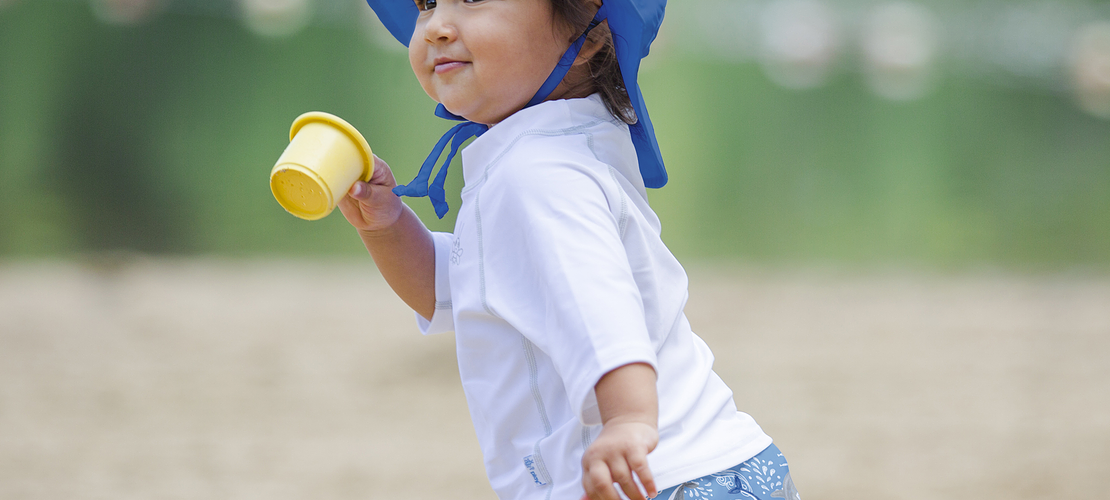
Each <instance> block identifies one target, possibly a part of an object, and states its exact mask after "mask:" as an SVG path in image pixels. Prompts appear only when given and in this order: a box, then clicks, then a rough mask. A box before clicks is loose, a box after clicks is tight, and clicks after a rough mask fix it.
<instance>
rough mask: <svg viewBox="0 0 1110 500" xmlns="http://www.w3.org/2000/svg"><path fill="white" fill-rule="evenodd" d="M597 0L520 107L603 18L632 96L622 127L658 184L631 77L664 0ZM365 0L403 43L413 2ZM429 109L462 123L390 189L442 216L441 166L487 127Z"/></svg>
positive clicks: (550, 85) (660, 176)
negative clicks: (426, 201) (425, 201)
mask: <svg viewBox="0 0 1110 500" xmlns="http://www.w3.org/2000/svg"><path fill="white" fill-rule="evenodd" d="M603 1H604V3H603V4H602V6H601V9H600V10H598V12H597V15H596V16H594V19H593V21H591V22H590V25H589V26H588V27H587V28H586V30H585V32H584V33H582V35H581V36H579V37H578V39H576V40H575V42H574V43H572V44H571V46H570V48H568V49H567V51H566V53H565V54H563V57H562V58H561V59H560V60H559V62H558V64H556V65H555V68H554V70H553V71H552V72H551V75H550V76H549V77H548V78H547V81H545V82H544V84H543V85H542V86H541V87H540V89H539V90H538V91H537V92H536V95H535V96H533V97H532V99H531V100H529V101H528V104H527V105H525V107H529V106H533V105H536V104H539V103H541V102H543V101H544V99H546V98H547V96H548V95H550V94H551V92H552V91H553V90H555V87H557V86H558V85H559V83H560V82H562V81H563V78H564V77H565V76H566V74H567V71H569V70H570V67H571V64H572V63H573V62H574V59H575V58H577V57H578V52H579V51H580V50H581V49H582V44H583V43H584V42H585V40H586V35H587V34H588V33H589V32H590V30H591V29H593V28H594V27H595V26H597V25H598V24H600V23H601V22H602V21H605V20H608V21H609V29H610V31H612V33H613V45H614V46H615V48H616V52H617V63H618V64H619V65H620V68H621V76H622V77H623V78H624V85H625V89H626V90H627V91H628V97H629V99H630V100H631V101H632V109H633V110H634V111H635V112H636V119H637V121H636V123H634V124H632V125H629V126H628V128H629V131H630V132H631V134H632V144H633V145H634V146H635V147H636V156H637V159H638V160H639V163H640V174H641V175H642V176H643V178H644V185H645V186H647V187H649V188H661V187H663V186H664V185H665V184H667V171H666V169H665V168H664V167H663V156H662V154H660V152H659V143H658V141H656V139H655V129H654V127H652V125H651V119H650V118H649V117H648V112H647V105H646V104H645V103H644V96H643V94H642V93H641V92H640V84H639V83H638V82H637V80H636V78H637V75H638V74H639V72H640V60H641V59H643V58H644V57H646V56H647V55H648V51H649V49H650V47H651V42H652V41H654V40H655V36H656V35H657V34H658V33H659V26H660V24H662V23H663V11H664V9H665V8H666V6H667V0H603ZM367 3H368V4H370V7H371V8H372V9H374V13H376V14H377V15H378V19H380V20H381V22H382V24H384V25H385V27H386V28H387V29H388V30H389V32H390V33H391V34H392V35H393V37H394V38H396V39H397V40H398V41H400V42H401V43H402V44H404V45H405V46H406V47H407V46H408V44H409V40H411V39H412V34H413V31H414V30H415V29H416V18H417V16H418V15H419V14H420V11H419V10H418V9H417V8H416V4H415V3H414V2H413V1H412V0H367ZM435 114H436V116H439V117H441V118H446V119H449V120H457V121H461V122H463V123H460V124H458V125H455V126H454V127H451V129H450V130H448V131H447V133H446V134H444V136H443V137H442V138H441V139H440V140H439V142H437V143H436V145H435V147H434V148H432V152H431V154H429V155H428V158H427V159H426V160H424V164H423V165H421V167H420V172H419V173H418V174H417V175H416V178H415V179H413V180H412V182H410V183H408V184H407V185H403V186H397V187H396V188H393V192H394V193H395V194H397V195H398V196H414V197H420V196H427V197H429V198H430V199H431V201H432V205H433V206H434V207H435V210H436V215H438V216H439V217H440V218H443V216H444V215H445V214H447V211H448V206H447V201H446V196H445V195H446V193H445V192H444V189H443V183H444V181H446V179H447V167H448V166H449V165H450V164H451V160H452V159H453V158H454V157H455V154H456V153H457V152H458V150H459V147H460V146H462V143H463V142H465V141H466V140H467V139H469V138H471V137H475V136H479V135H482V133H484V132H485V131H486V130H487V129H488V127H487V126H486V125H483V124H480V123H474V122H471V121H467V120H466V119H465V118H463V117H461V116H457V115H455V114H452V113H451V112H450V111H447V108H445V107H444V106H443V105H442V104H440V105H438V106H436V111H435ZM448 142H450V143H451V151H450V152H449V153H448V155H447V159H446V160H445V161H444V162H443V166H442V167H441V168H440V170H439V172H438V173H437V174H436V177H435V179H434V180H433V181H432V182H431V183H430V184H429V182H428V179H429V178H431V174H432V169H433V168H434V167H435V163H436V160H438V159H439V157H440V155H441V154H443V150H444V149H445V148H446V147H447V143H448Z"/></svg>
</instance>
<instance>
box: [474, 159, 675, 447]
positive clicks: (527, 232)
mask: <svg viewBox="0 0 1110 500" xmlns="http://www.w3.org/2000/svg"><path fill="white" fill-rule="evenodd" d="M510 167H511V168H510ZM505 168H506V170H509V172H499V173H498V175H497V176H496V179H495V178H494V176H491V178H490V180H489V181H488V182H490V183H491V185H489V186H486V187H485V188H483V190H482V193H481V196H482V198H481V201H480V204H479V209H480V210H481V213H480V217H481V219H480V220H481V221H482V233H483V234H484V236H483V239H484V240H486V241H489V242H490V243H489V244H488V245H484V247H485V249H486V250H485V251H486V255H485V256H484V258H483V262H486V263H487V264H486V266H485V267H486V269H485V272H484V278H485V280H486V283H485V293H486V304H487V307H488V308H489V309H490V312H491V313H493V314H494V315H496V316H499V317H501V318H502V319H503V320H505V321H507V322H509V323H510V324H511V325H513V327H514V328H515V329H516V330H518V331H520V332H521V333H522V334H523V335H524V336H525V337H526V338H527V339H528V340H529V341H531V342H532V343H533V344H534V345H535V346H536V347H538V348H539V349H540V350H541V351H542V352H543V353H544V354H546V355H547V356H548V357H550V358H551V360H552V363H553V364H554V367H555V370H556V371H557V372H558V374H559V377H560V378H561V379H562V381H563V386H564V389H565V390H566V393H567V396H568V398H569V400H570V404H571V406H572V410H573V411H574V412H575V414H576V415H578V416H579V419H580V420H581V421H582V422H583V423H584V424H586V425H596V424H600V423H601V417H600V413H599V412H598V408H597V401H596V396H595V394H594V386H595V385H596V384H597V382H598V380H600V378H601V377H602V376H603V375H605V374H606V373H608V372H609V371H611V370H613V369H615V368H618V367H620V366H623V365H626V364H629V363H637V362H642V363H647V364H649V365H651V366H652V367H653V368H655V366H656V353H655V351H654V349H653V347H652V344H651V341H650V339H649V334H648V329H647V324H646V319H645V315H644V306H643V300H642V298H641V296H640V290H639V287H638V286H637V283H636V280H635V277H634V274H633V269H632V265H631V264H630V262H629V259H628V256H627V253H626V252H625V249H624V245H623V243H622V238H621V237H622V235H621V227H622V226H621V222H622V221H621V220H620V219H621V216H622V213H621V207H623V206H624V203H623V202H624V201H625V200H623V199H622V198H621V197H622V196H623V190H621V189H620V187H619V186H618V185H617V183H616V181H615V180H614V179H613V178H612V176H611V174H610V173H609V171H608V168H609V167H608V165H604V164H600V163H599V162H596V161H592V162H574V161H562V160H557V159H554V160H553V159H544V160H532V161H529V162H528V163H527V164H526V165H505Z"/></svg>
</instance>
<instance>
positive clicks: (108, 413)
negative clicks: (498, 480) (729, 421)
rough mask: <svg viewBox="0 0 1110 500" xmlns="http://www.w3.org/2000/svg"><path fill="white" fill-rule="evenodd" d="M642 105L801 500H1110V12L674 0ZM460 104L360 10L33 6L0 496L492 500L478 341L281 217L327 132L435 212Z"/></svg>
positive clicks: (23, 28)
mask: <svg viewBox="0 0 1110 500" xmlns="http://www.w3.org/2000/svg"><path fill="white" fill-rule="evenodd" d="M640 84H641V86H642V88H643V91H644V94H645V97H646V99H647V101H648V103H649V109H650V110H651V113H652V120H653V122H654V123H655V126H656V132H657V134H658V137H659V141H660V144H661V148H662V151H663V156H664V160H665V162H666V164H667V168H668V170H669V173H670V176H671V180H670V183H669V184H668V185H667V186H666V187H665V188H663V189H661V190H652V191H651V192H650V193H649V195H650V197H651V201H652V204H653V206H654V207H655V209H656V211H657V212H658V213H659V216H660V218H661V219H662V222H663V228H664V230H663V231H664V232H663V236H664V240H665V241H666V242H667V244H668V245H669V246H670V247H671V248H672V250H673V251H674V252H675V253H676V255H677V256H678V257H679V258H680V260H682V261H683V262H684V263H686V264H687V265H688V267H689V268H690V272H691V278H692V280H691V297H692V298H691V304H690V307H689V308H688V313H689V314H690V317H691V322H692V324H693V325H694V327H695V330H697V331H699V333H701V334H702V335H703V336H705V338H706V339H707V341H708V342H709V343H710V345H711V346H713V347H714V349H715V352H716V354H717V356H718V360H719V362H718V366H719V368H718V369H719V371H720V372H721V374H722V377H724V378H725V379H726V381H729V383H730V385H732V387H733V388H734V389H735V390H736V392H737V400H738V403H739V406H740V407H741V409H744V410H746V411H750V412H752V413H753V415H755V417H756V418H757V420H759V421H760V422H761V423H762V424H763V425H764V427H765V428H767V429H768V431H769V432H770V433H771V434H772V435H773V436H775V438H776V442H778V443H779V446H780V448H782V449H783V450H784V451H785V452H786V453H787V456H788V457H790V458H791V462H792V467H793V468H794V469H795V471H796V472H795V476H796V477H795V479H796V481H797V483H798V485H799V487H800V488H801V491H802V492H803V494H805V495H806V496H807V497H808V498H813V497H815V496H816V497H818V498H819V497H829V498H858V497H859V496H861V495H863V496H877V497H883V498H907V499H908V498H933V497H937V496H945V497H951V498H974V497H982V496H999V497H1007V498H1042V497H1045V496H1048V495H1052V496H1068V497H1073V498H1101V497H1102V494H1103V493H1102V490H1104V489H1105V488H1104V487H1103V485H1102V484H1101V481H1099V480H1100V479H1101V478H1102V475H1103V473H1104V472H1105V470H1108V469H1110V455H1108V453H1110V452H1108V451H1107V450H1110V394H1108V391H1106V390H1105V389H1104V388H1101V387H1100V385H1099V384H1100V382H1101V381H1104V380H1107V379H1108V378H1110V368H1108V367H1107V366H1106V365H1107V363H1106V362H1105V360H1106V359H1108V358H1107V355H1110V274H1108V273H1107V271H1108V269H1110V1H1105V0H1034V1H990V0H963V1H957V0H918V1H902V0H895V1H878V0H825V1H818V0H702V1H699V2H693V1H688V0H672V2H671V3H670V5H669V6H668V11H667V20H666V22H665V24H664V26H663V29H662V31H661V33H660V35H659V38H658V40H657V41H656V43H655V44H654V45H653V49H652V55H651V56H649V57H648V58H647V59H646V60H645V62H644V66H643V67H642V69H641V75H640ZM433 107H434V103H433V102H432V101H431V100H430V99H429V98H428V97H427V96H426V95H425V94H424V93H423V91H422V90H421V89H420V87H419V85H418V84H417V82H416V80H415V77H413V76H412V73H411V70H410V69H409V66H408V61H407V57H406V54H405V51H404V48H403V47H402V46H401V45H400V44H398V43H397V42H396V41H395V40H393V39H392V37H390V36H389V35H388V33H387V32H386V31H385V29H384V28H383V27H382V26H381V25H380V24H379V23H378V21H377V20H376V18H375V17H374V16H373V14H372V12H371V11H370V10H369V9H368V8H367V7H366V6H365V4H364V3H362V2H361V1H360V0H0V497H3V498H36V499H38V498H43V499H45V498H109V497H111V498H212V497H217V498H255V497H257V498H263V497H264V498H268V499H273V498H304V497H322V498H379V497H388V496H396V495H402V494H403V495H405V496H407V497H410V498H438V497H442V496H445V495H452V496H455V497H457V498H492V493H491V492H490V490H489V488H488V485H486V484H485V483H484V479H483V477H482V471H481V459H480V457H479V456H478V451H477V445H476V442H475V441H474V439H473V432H472V431H471V430H470V428H469V421H468V414H467V411H466V408H465V403H464V402H463V400H462V397H461V394H460V391H459V390H458V387H457V384H458V381H457V377H458V376H457V374H456V373H455V372H454V363H455V362H454V358H453V352H452V347H451V340H450V338H446V339H445V338H435V339H421V338H416V337H418V336H417V335H415V333H414V330H415V329H414V328H413V327H412V324H411V316H410V313H409V312H407V311H406V309H405V308H404V305H403V304H402V303H400V302H399V301H398V300H397V299H396V298H394V297H392V295H391V294H390V292H389V290H388V288H387V287H386V286H385V285H384V284H383V283H382V282H381V280H380V278H379V277H378V276H377V273H376V271H375V270H374V267H373V264H372V263H371V262H370V261H369V259H367V258H366V257H365V250H364V249H363V247H362V244H361V242H360V241H359V239H358V238H357V236H356V235H355V234H354V233H353V231H351V230H350V229H349V226H348V225H347V224H346V222H345V221H344V220H343V219H342V217H341V216H340V215H339V214H338V213H335V214H333V215H331V216H329V217H327V218H326V219H324V220H321V221H317V222H306V221H302V220H299V219H296V218H294V217H292V216H290V215H289V214H287V213H286V212H285V211H284V210H282V209H281V207H280V206H279V205H278V204H277V202H276V201H275V200H274V199H273V196H272V195H271V194H270V191H269V187H268V175H269V171H270V168H271V167H272V166H273V163H274V162H275V160H276V159H277V158H278V156H279V155H280V154H281V151H282V150H283V149H284V147H285V145H286V144H287V143H288V130H289V126H290V124H291V123H292V121H293V119H294V118H295V117H296V116H298V115H299V114H301V113H303V112H305V111H309V110H321V111H327V112H331V113H334V114H336V115H339V116H341V117H343V118H345V119H346V120H347V121H349V122H351V123H352V124H353V125H355V126H356V127H357V128H359V129H360V131H361V132H362V133H363V135H365V136H366V138H367V139H368V141H369V143H370V145H371V146H372V147H373V149H374V152H375V153H376V154H377V155H378V156H380V157H382V158H383V159H385V160H386V161H387V162H389V163H390V165H391V166H392V168H393V169H394V171H395V172H396V173H397V174H398V177H399V178H400V179H401V180H402V181H405V180H408V179H410V178H411V177H412V176H413V175H415V173H416V170H417V168H418V166H419V164H420V162H421V161H422V160H423V159H424V156H425V155H426V154H427V152H428V150H429V149H430V146H431V145H432V144H433V143H434V142H435V141H436V140H437V139H438V138H439V136H440V135H441V134H442V133H443V132H444V131H445V130H446V129H447V128H448V126H449V123H446V122H445V121H443V120H440V119H438V118H436V117H434V116H433V115H432V110H433ZM456 161H457V160H456ZM459 170H460V169H458V168H457V167H456V168H455V169H453V171H452V173H451V176H450V178H449V181H448V189H447V192H448V201H449V202H450V203H451V205H452V207H453V208H454V207H457V206H458V203H459V198H458V191H459V189H460V187H461V175H460V171H459ZM410 205H411V206H413V207H414V208H415V209H416V211H417V212H418V213H419V214H420V215H421V217H422V218H423V219H424V220H425V221H426V222H427V223H428V225H429V226H430V227H432V228H433V229H438V230H449V229H450V228H451V227H452V225H453V222H454V221H453V217H454V212H453V211H452V212H451V213H450V214H449V215H448V216H447V217H446V218H445V219H443V220H437V219H436V218H435V216H434V213H433V211H432V209H431V206H430V204H429V203H428V201H427V200H425V199H415V200H410ZM337 297H339V298H338V299H337ZM351 311H356V313H354V314H352V313H351ZM398 353H403V355H398ZM772 373H773V374H775V375H774V376H769V374H772Z"/></svg>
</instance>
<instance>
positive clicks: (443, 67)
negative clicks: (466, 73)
mask: <svg viewBox="0 0 1110 500" xmlns="http://www.w3.org/2000/svg"><path fill="white" fill-rule="evenodd" d="M467 64H470V63H467V62H464V61H443V62H437V63H436V64H435V72H436V74H437V75H442V74H444V73H447V72H450V71H454V70H456V69H459V68H461V67H463V66H465V65H467Z"/></svg>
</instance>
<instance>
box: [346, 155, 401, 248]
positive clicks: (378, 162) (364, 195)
mask: <svg viewBox="0 0 1110 500" xmlns="http://www.w3.org/2000/svg"><path fill="white" fill-rule="evenodd" d="M396 186H397V181H396V180H395V179H394V178H393V171H392V170H390V169H389V165H386V163H385V161H383V160H382V159H381V158H378V157H377V155H375V156H374V175H372V176H371V177H370V182H362V181H357V182H355V185H354V186H351V189H350V191H347V195H346V196H344V197H343V198H342V199H340V200H339V203H338V206H339V211H340V212H343V217H346V218H347V222H350V223H351V225H352V226H354V227H355V228H356V229H358V230H359V231H366V232H373V231H377V230H380V229H385V228H387V227H389V226H392V225H393V223H395V222H397V219H399V218H400V217H401V212H402V211H404V204H403V203H402V202H401V198H399V197H397V195H395V194H393V188H394V187H396Z"/></svg>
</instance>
